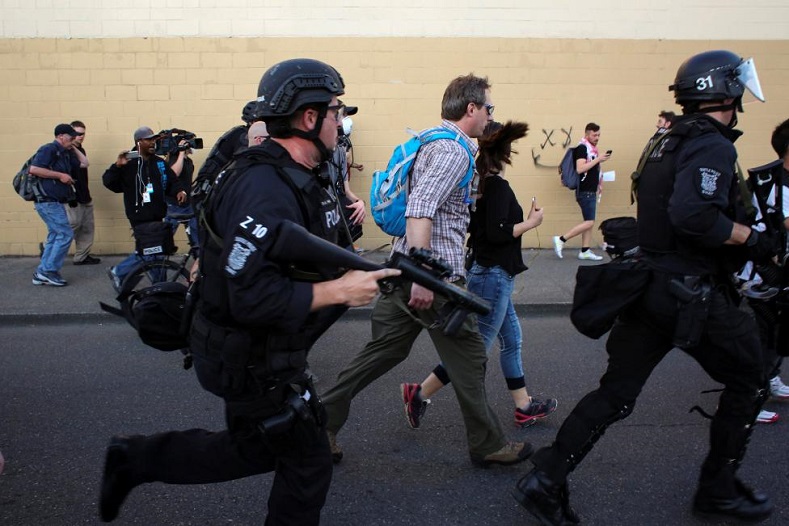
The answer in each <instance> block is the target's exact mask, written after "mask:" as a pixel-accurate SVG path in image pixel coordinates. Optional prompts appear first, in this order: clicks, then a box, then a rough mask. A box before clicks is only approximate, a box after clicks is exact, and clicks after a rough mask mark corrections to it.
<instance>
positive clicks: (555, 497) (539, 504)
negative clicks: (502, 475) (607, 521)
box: [512, 468, 581, 526]
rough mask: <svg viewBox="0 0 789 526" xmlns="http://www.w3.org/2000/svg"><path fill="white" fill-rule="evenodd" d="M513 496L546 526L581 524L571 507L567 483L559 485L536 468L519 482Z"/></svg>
mask: <svg viewBox="0 0 789 526" xmlns="http://www.w3.org/2000/svg"><path fill="white" fill-rule="evenodd" d="M512 496H513V497H515V500H517V501H518V502H519V503H520V505H521V506H523V507H524V508H526V511H528V512H529V513H531V514H532V515H534V516H535V517H536V518H537V519H539V521H540V523H541V524H543V525H545V526H571V525H574V524H580V523H581V520H580V519H579V518H578V515H577V514H576V513H575V511H573V509H572V508H571V507H570V492H569V490H568V489H567V483H564V484H557V483H555V482H554V481H552V480H551V479H550V478H548V475H546V474H545V473H544V472H542V471H540V470H538V469H536V468H535V469H533V470H531V471H530V472H529V473H528V474H527V475H526V476H525V477H523V478H522V479H520V480H519V481H518V483H517V484H516V485H515V489H514V490H513V491H512Z"/></svg>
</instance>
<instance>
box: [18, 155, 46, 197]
mask: <svg viewBox="0 0 789 526" xmlns="http://www.w3.org/2000/svg"><path fill="white" fill-rule="evenodd" d="M34 158H35V154H34V155H33V156H32V157H30V159H28V160H27V161H25V164H23V165H22V169H21V170H19V171H18V172H17V173H16V175H15V176H14V179H13V181H12V184H13V185H14V191H15V192H16V193H17V194H19V197H21V198H22V199H24V200H25V201H35V200H36V196H40V195H41V188H40V187H39V185H38V178H37V177H36V176H35V175H30V165H31V164H32V162H33V159H34Z"/></svg>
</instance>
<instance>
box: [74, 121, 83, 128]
mask: <svg viewBox="0 0 789 526" xmlns="http://www.w3.org/2000/svg"><path fill="white" fill-rule="evenodd" d="M71 127H72V128H87V126H85V123H84V122H82V121H71Z"/></svg>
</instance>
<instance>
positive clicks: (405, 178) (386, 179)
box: [370, 126, 474, 237]
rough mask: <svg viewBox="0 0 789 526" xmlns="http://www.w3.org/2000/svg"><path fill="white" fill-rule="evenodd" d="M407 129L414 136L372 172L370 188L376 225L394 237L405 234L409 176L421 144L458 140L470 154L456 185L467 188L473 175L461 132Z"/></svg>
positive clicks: (436, 129)
mask: <svg viewBox="0 0 789 526" xmlns="http://www.w3.org/2000/svg"><path fill="white" fill-rule="evenodd" d="M408 131H409V133H412V134H413V135H414V137H411V138H410V139H408V140H407V141H406V142H404V143H403V144H400V145H399V146H397V147H395V149H394V152H392V156H391V157H390V158H389V164H388V165H387V166H386V170H378V171H376V172H375V173H373V181H372V187H371V188H370V208H371V210H372V214H373V219H374V220H375V224H376V225H378V226H379V227H380V228H381V230H383V231H384V232H385V233H386V234H389V235H390V236H395V237H403V236H404V235H405V223H406V219H405V209H406V205H407V203H408V191H409V179H410V176H411V171H412V170H413V168H414V161H415V160H416V156H417V153H419V149H420V148H421V147H422V146H424V145H425V144H427V143H429V142H433V141H437V140H441V139H447V140H451V141H456V142H458V143H459V144H460V145H462V146H463V149H464V150H466V153H468V156H469V168H468V171H467V172H466V175H465V176H464V177H463V179H462V180H461V181H460V184H458V187H459V188H462V187H466V188H468V186H469V185H470V184H471V180H472V178H473V177H474V156H473V155H472V154H471V151H470V150H469V149H468V146H466V143H465V142H464V141H463V138H462V137H461V135H460V134H458V133H455V132H452V131H451V130H448V129H447V128H443V127H440V126H439V127H436V128H430V129H428V130H425V131H423V132H421V133H418V134H417V133H415V132H413V131H411V130H408Z"/></svg>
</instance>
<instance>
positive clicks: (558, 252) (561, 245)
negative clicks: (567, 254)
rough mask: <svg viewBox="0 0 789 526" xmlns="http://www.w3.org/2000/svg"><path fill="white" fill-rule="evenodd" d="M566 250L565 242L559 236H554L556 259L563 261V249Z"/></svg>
mask: <svg viewBox="0 0 789 526" xmlns="http://www.w3.org/2000/svg"><path fill="white" fill-rule="evenodd" d="M563 248H564V241H562V240H561V239H559V236H553V251H554V252H556V257H558V258H559V259H562V249H563Z"/></svg>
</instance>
